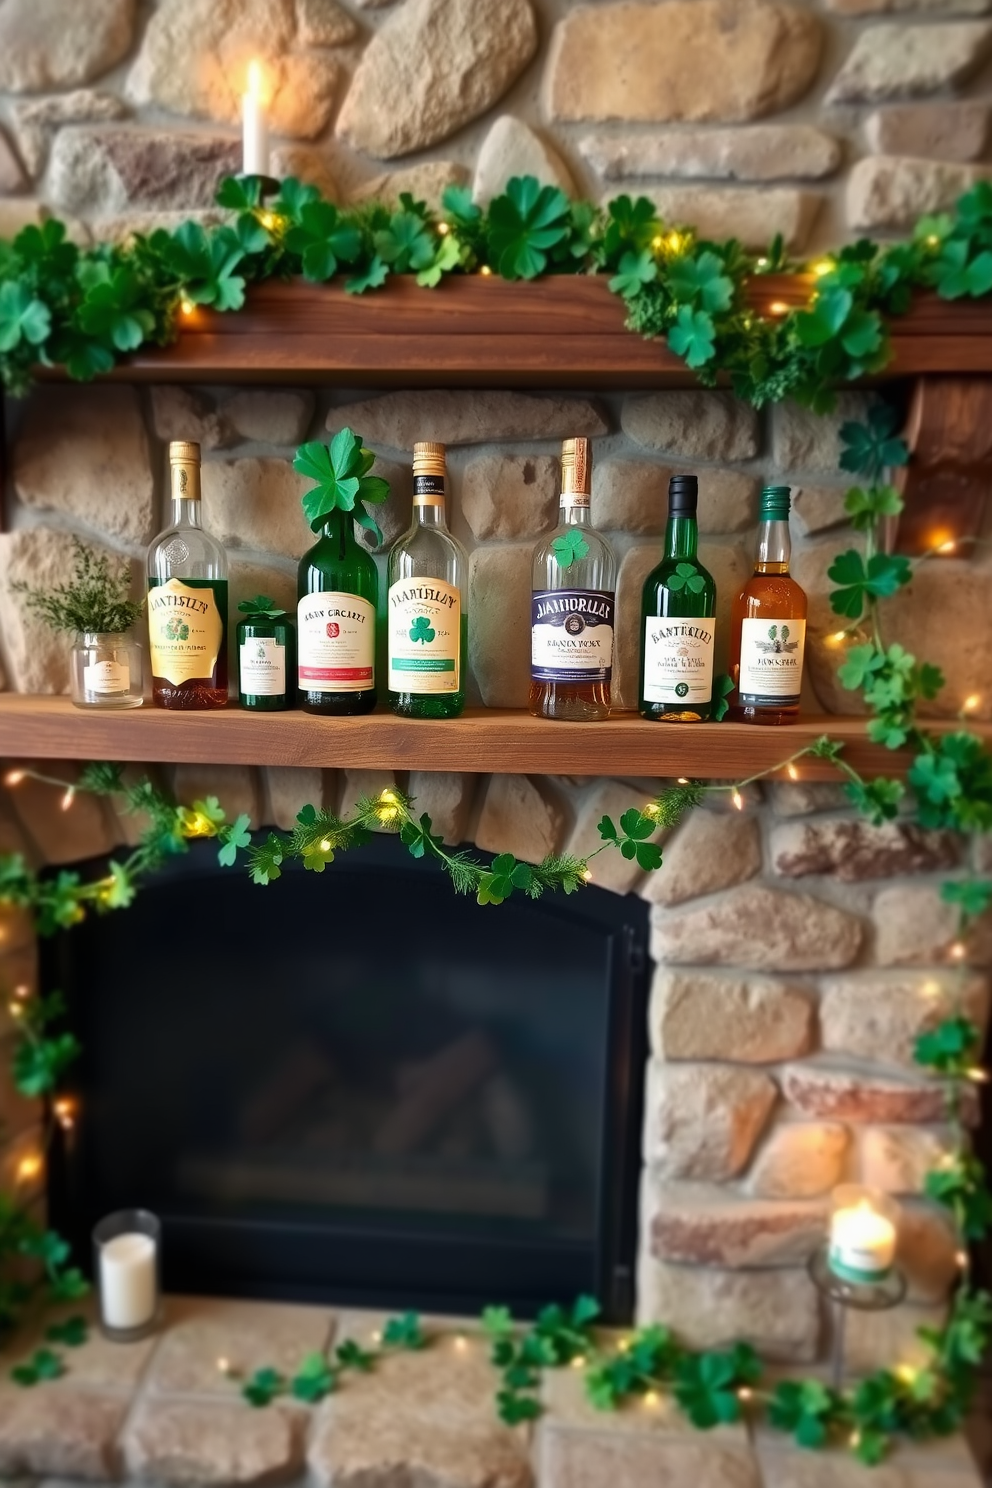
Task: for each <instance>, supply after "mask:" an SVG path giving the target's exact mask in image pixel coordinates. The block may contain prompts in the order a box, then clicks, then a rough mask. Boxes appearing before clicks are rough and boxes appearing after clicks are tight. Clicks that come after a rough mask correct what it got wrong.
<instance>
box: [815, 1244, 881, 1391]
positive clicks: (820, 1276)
mask: <svg viewBox="0 0 992 1488" xmlns="http://www.w3.org/2000/svg"><path fill="white" fill-rule="evenodd" d="M806 1269H807V1270H808V1272H809V1275H810V1279H811V1280H812V1282H813V1285H814V1286H815V1287H816V1289H817V1291H818V1292H819V1293H820V1294H821V1295H822V1296H824V1297H827V1298H828V1299H829V1300H830V1302H831V1303H832V1304H833V1320H834V1338H833V1359H832V1363H831V1378H832V1384H833V1387H834V1389H835V1390H839V1389H840V1388H841V1386H842V1384H843V1383H844V1346H845V1336H846V1332H847V1312H848V1309H849V1308H853V1309H854V1310H855V1312H888V1310H889V1309H890V1308H892V1307H898V1306H899V1303H900V1302H901V1301H902V1300H903V1298H904V1297H905V1295H906V1278H905V1276H904V1275H903V1273H902V1272H901V1271H899V1270H897V1269H896V1268H895V1267H893V1269H892V1270H891V1271H890V1272H889V1273H888V1275H887V1276H882V1277H879V1279H878V1280H877V1281H845V1280H844V1279H843V1277H840V1276H837V1275H836V1274H835V1273H834V1272H833V1271H831V1269H830V1246H829V1244H827V1243H824V1244H823V1245H821V1246H820V1247H819V1248H818V1249H817V1250H815V1251H814V1252H813V1254H812V1255H811V1256H810V1258H809V1263H808V1265H807V1268H806Z"/></svg>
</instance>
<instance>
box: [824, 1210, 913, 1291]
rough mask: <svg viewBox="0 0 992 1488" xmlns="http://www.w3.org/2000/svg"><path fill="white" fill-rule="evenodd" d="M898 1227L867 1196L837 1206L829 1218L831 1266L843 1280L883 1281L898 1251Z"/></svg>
mask: <svg viewBox="0 0 992 1488" xmlns="http://www.w3.org/2000/svg"><path fill="white" fill-rule="evenodd" d="M896 1238H897V1234H896V1226H895V1224H894V1223H893V1222H892V1220H891V1219H889V1218H887V1217H886V1215H884V1214H879V1212H878V1211H877V1209H875V1208H873V1206H872V1204H871V1203H870V1202H869V1200H868V1199H865V1198H862V1199H860V1200H859V1201H858V1202H857V1203H855V1204H852V1205H850V1206H849V1207H848V1208H842V1209H835V1210H834V1213H833V1216H832V1218H831V1221H830V1269H831V1270H832V1271H833V1272H834V1273H835V1275H837V1276H839V1277H841V1278H842V1280H844V1281H854V1282H859V1281H860V1282H873V1281H884V1279H885V1277H887V1276H888V1274H889V1272H890V1271H891V1270H892V1262H893V1261H894V1260H895V1254H896Z"/></svg>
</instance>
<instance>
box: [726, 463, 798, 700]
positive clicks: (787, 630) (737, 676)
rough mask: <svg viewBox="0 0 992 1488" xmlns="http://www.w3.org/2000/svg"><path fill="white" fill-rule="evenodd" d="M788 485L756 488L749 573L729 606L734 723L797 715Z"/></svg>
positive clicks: (795, 605)
mask: <svg viewBox="0 0 992 1488" xmlns="http://www.w3.org/2000/svg"><path fill="white" fill-rule="evenodd" d="M789 498H790V491H789V487H788V486H767V487H766V488H765V490H764V491H762V493H761V525H760V527H759V528H758V549H757V555H756V558H755V564H754V573H753V574H752V576H751V578H750V579H749V580H748V581H747V583H746V584H745V585H744V588H743V589H742V590H741V592H740V594H739V595H738V596H737V598H736V599H735V600H734V604H733V608H732V611H731V631H730V675H731V677H732V679H733V683H734V691H733V692H732V693H731V696H730V717H731V718H732V719H734V720H735V721H736V722H738V723H764V724H778V723H795V721H796V719H797V718H798V717H799V693H800V688H801V686H802V671H803V648H804V646H805V641H806V609H807V605H806V595H805V592H804V591H803V590H802V589H801V588H800V587H799V585H798V584H797V583H796V581H795V579H793V578H791V577H790V575H789V559H790V557H791V556H792V543H791V539H790V537H789Z"/></svg>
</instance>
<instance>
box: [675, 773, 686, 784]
mask: <svg viewBox="0 0 992 1488" xmlns="http://www.w3.org/2000/svg"><path fill="white" fill-rule="evenodd" d="M676 783H677V784H678V785H688V784H689V777H688V775H680V776H679V778H678V781H677V782H676Z"/></svg>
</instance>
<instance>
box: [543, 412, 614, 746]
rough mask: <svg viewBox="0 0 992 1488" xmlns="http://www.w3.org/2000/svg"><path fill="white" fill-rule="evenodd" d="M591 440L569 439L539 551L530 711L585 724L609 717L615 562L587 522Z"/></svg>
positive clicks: (609, 550)
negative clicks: (549, 527) (555, 519)
mask: <svg viewBox="0 0 992 1488" xmlns="http://www.w3.org/2000/svg"><path fill="white" fill-rule="evenodd" d="M591 476H592V446H591V443H590V441H589V440H588V439H566V440H565V442H564V444H563V445H562V451H561V500H560V503H559V504H560V519H559V524H558V526H557V527H556V528H555V530H554V532H552V533H551V534H550V536H548V537H546V538H545V539H544V540H543V541H542V542H540V543H538V545H537V547H536V548H535V549H534V565H533V583H532V589H533V592H532V595H531V669H530V676H531V683H530V711H531V712H532V713H534V714H535V715H536V716H537V717H539V718H556V719H563V720H567V721H570V722H581V723H587V722H591V721H596V720H599V719H604V718H608V717H609V714H610V681H611V677H612V673H613V626H614V605H615V592H616V578H617V563H616V558H615V557H614V554H613V549H612V548H611V547H610V545H609V543H608V542H607V541H606V539H605V538H604V537H601V536H600V535H599V533H598V532H596V531H594V530H593V528H592V526H591V525H590V521H589V494H590V491H591V489H592V485H591Z"/></svg>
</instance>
